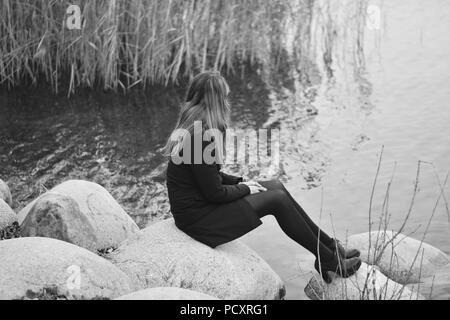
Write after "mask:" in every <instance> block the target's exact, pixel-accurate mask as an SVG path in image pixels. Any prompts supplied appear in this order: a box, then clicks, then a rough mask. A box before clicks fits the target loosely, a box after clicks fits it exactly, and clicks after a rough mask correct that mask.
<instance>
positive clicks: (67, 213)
mask: <svg viewBox="0 0 450 320" xmlns="http://www.w3.org/2000/svg"><path fill="white" fill-rule="evenodd" d="M56 194H58V195H60V196H57V195H56ZM39 221H40V222H39ZM50 222H51V223H52V226H46V224H47V223H50ZM19 223H20V225H21V227H22V226H23V228H24V230H25V232H26V234H29V235H38V234H37V232H38V230H39V232H41V233H43V234H45V235H46V236H49V237H55V238H58V239H61V238H62V239H63V240H66V241H69V242H73V243H76V244H78V245H80V246H83V247H85V248H87V249H89V250H92V251H96V250H104V249H107V248H116V247H118V246H119V244H120V243H122V242H123V241H124V240H125V239H127V238H129V237H133V236H135V235H137V234H138V233H139V228H138V226H137V225H136V223H134V221H133V220H132V219H131V217H130V216H129V215H128V214H127V213H126V212H125V211H124V210H123V209H122V207H121V206H120V205H119V204H118V203H117V202H116V200H114V198H113V197H112V196H111V195H110V194H109V192H108V191H107V190H106V189H104V188H103V187H102V186H100V185H98V184H95V183H91V182H86V181H79V180H71V181H67V182H64V183H62V184H60V185H58V186H56V187H55V188H53V189H52V190H51V191H49V192H48V193H46V194H44V195H42V196H40V197H38V198H37V199H35V200H34V201H33V202H31V203H30V204H29V205H28V206H26V207H25V208H24V209H23V210H22V211H21V212H20V213H19ZM77 233H79V234H77ZM84 236H86V237H87V238H86V239H84V240H83V239H82V237H84Z"/></svg>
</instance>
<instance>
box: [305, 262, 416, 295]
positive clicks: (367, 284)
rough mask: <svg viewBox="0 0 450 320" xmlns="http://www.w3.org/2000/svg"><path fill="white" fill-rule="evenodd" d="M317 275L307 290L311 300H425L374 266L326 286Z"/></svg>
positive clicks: (366, 267) (363, 266)
mask: <svg viewBox="0 0 450 320" xmlns="http://www.w3.org/2000/svg"><path fill="white" fill-rule="evenodd" d="M319 277H320V276H319V275H317V276H316V277H313V278H312V279H311V280H310V282H309V283H308V285H307V286H306V288H305V293H306V295H307V296H308V297H309V298H310V299H311V300H423V299H424V298H423V297H422V296H421V295H420V294H418V293H416V292H414V291H412V290H410V289H409V288H407V287H406V286H404V285H401V284H399V283H396V282H394V281H392V280H390V279H388V278H387V277H386V276H385V275H383V274H382V273H381V272H380V271H378V269H377V268H376V267H374V266H369V265H367V264H365V263H363V264H362V265H361V268H360V269H359V270H358V272H357V273H356V274H355V275H353V276H352V277H350V278H347V279H344V278H340V277H336V278H335V279H334V280H333V282H332V283H331V284H326V283H325V282H324V281H323V280H322V279H320V278H319Z"/></svg>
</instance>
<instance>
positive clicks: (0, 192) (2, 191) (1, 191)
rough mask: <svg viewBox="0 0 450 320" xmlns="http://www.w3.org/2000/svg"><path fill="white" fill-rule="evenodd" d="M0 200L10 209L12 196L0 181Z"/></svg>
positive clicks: (0, 180)
mask: <svg viewBox="0 0 450 320" xmlns="http://www.w3.org/2000/svg"><path fill="white" fill-rule="evenodd" d="M0 199H1V200H3V201H5V202H6V203H7V204H8V205H9V206H10V207H12V205H13V202H12V196H11V191H10V190H9V187H8V185H7V184H6V183H5V182H4V181H3V180H2V179H0Z"/></svg>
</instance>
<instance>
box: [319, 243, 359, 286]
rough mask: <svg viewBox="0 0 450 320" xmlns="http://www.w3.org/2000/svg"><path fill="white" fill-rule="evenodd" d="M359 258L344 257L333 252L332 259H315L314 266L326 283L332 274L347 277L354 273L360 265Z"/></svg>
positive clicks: (329, 281) (331, 279) (330, 280)
mask: <svg viewBox="0 0 450 320" xmlns="http://www.w3.org/2000/svg"><path fill="white" fill-rule="evenodd" d="M361 263H362V262H361V259H360V258H351V259H344V258H342V257H341V256H340V255H339V254H337V253H336V251H335V252H334V257H333V259H331V260H329V261H326V260H325V259H321V260H320V261H319V259H316V262H315V263H314V268H315V269H316V271H317V272H318V273H319V274H320V275H321V276H322V278H323V280H324V281H325V282H326V283H328V284H329V283H331V282H332V281H333V278H334V275H338V276H340V277H342V278H348V277H351V276H352V275H354V274H355V273H356V272H357V271H358V270H359V268H360V267H361Z"/></svg>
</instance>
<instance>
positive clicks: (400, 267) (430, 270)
mask: <svg viewBox="0 0 450 320" xmlns="http://www.w3.org/2000/svg"><path fill="white" fill-rule="evenodd" d="M396 234H397V233H396V232H393V231H386V232H383V231H381V232H378V231H374V232H372V233H363V234H359V235H354V236H351V237H349V238H348V247H349V248H356V249H359V250H360V251H361V259H362V260H363V261H364V262H366V263H368V264H369V265H376V266H378V267H379V268H380V271H381V272H383V273H384V274H385V275H386V276H387V277H388V278H390V279H392V280H394V281H396V282H399V283H402V284H410V283H418V282H419V281H420V279H421V278H427V277H430V276H433V275H434V274H435V273H436V271H437V270H439V269H440V268H442V267H443V266H445V265H447V264H449V263H450V259H449V257H448V256H447V255H446V254H445V253H444V252H442V251H441V250H439V249H437V248H435V247H433V246H431V245H429V244H427V243H422V242H421V241H419V240H416V239H413V238H410V237H407V236H405V235H402V234H400V235H398V236H397V237H396V238H395V239H394V237H395V235H396ZM369 239H371V241H370V242H369ZM369 248H370V255H369ZM383 248H384V250H383Z"/></svg>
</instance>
